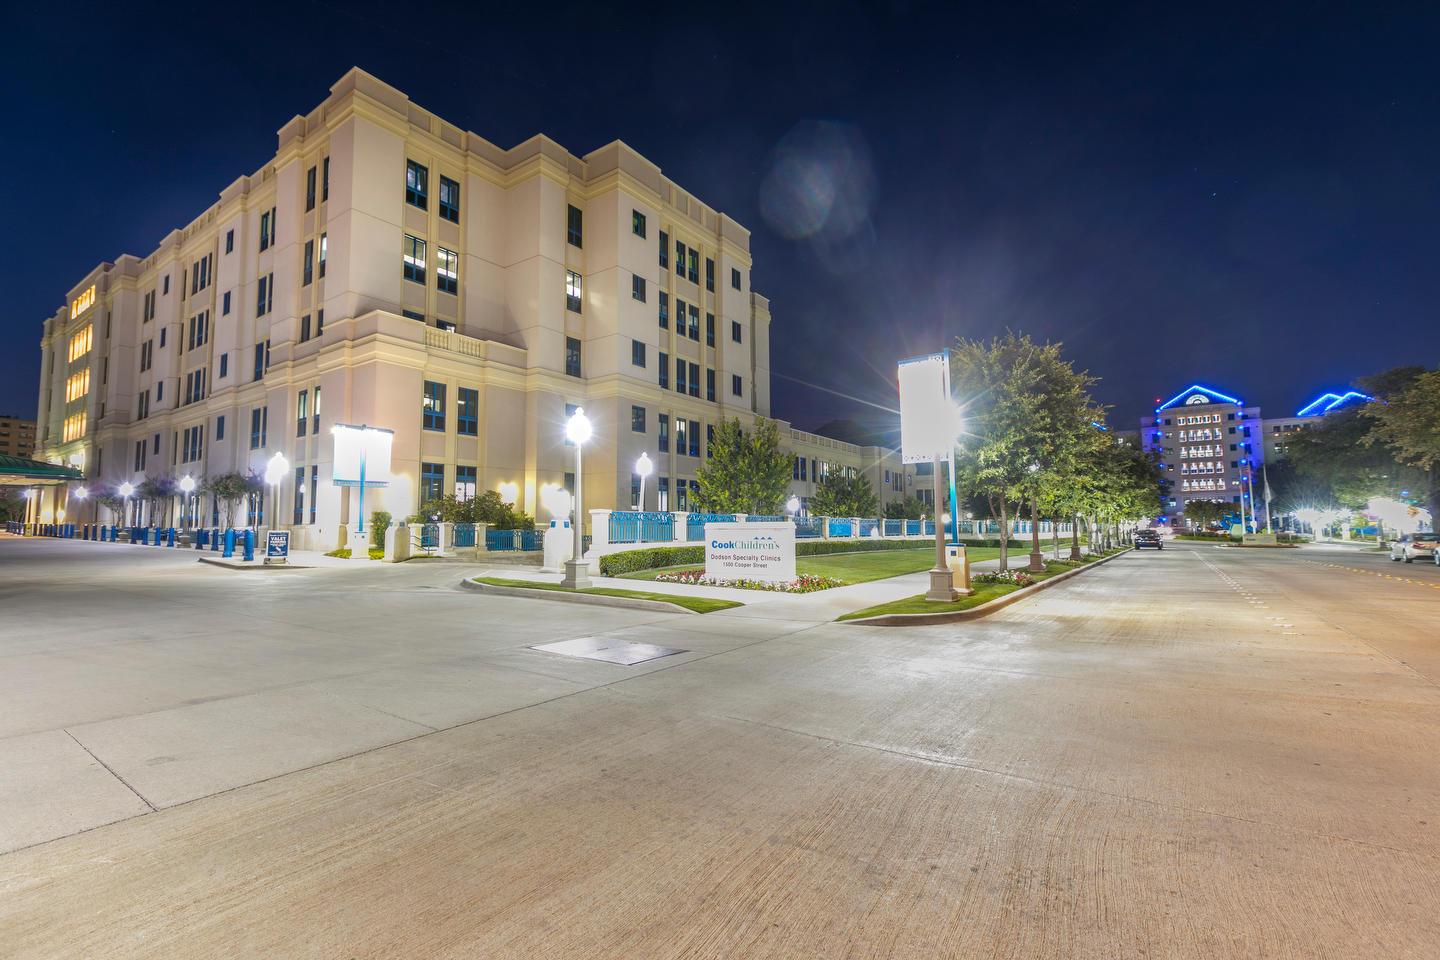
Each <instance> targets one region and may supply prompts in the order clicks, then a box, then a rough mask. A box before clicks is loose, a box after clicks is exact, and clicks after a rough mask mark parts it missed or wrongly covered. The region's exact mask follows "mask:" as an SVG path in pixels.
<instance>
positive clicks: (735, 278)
mask: <svg viewBox="0 0 1440 960" xmlns="http://www.w3.org/2000/svg"><path fill="white" fill-rule="evenodd" d="M730 286H732V287H734V288H735V289H736V290H739V289H740V271H739V270H737V269H735V268H734V267H731V268H730Z"/></svg>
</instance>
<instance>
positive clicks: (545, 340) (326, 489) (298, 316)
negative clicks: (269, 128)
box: [38, 69, 899, 548]
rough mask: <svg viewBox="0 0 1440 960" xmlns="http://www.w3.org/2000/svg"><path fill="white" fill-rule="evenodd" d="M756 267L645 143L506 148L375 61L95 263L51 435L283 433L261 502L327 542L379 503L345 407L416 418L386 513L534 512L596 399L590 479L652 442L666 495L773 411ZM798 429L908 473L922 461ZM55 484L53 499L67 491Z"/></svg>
mask: <svg viewBox="0 0 1440 960" xmlns="http://www.w3.org/2000/svg"><path fill="white" fill-rule="evenodd" d="M750 268H751V257H750V236H749V232H748V231H747V230H746V229H745V228H744V227H742V226H740V225H739V224H738V223H736V222H735V221H734V220H732V219H730V218H729V217H727V216H726V215H725V214H723V213H719V212H716V211H715V210H713V209H711V208H710V207H708V206H706V205H705V204H703V203H701V202H700V201H699V200H697V199H696V198H695V197H693V196H691V195H690V194H689V193H687V192H686V191H685V190H683V189H681V188H680V187H679V186H677V185H676V184H674V183H673V182H671V181H670V180H668V179H667V178H666V177H664V176H663V175H662V174H661V172H660V169H659V168H658V167H656V166H655V165H654V164H653V163H651V162H650V161H648V160H646V159H645V158H644V157H641V156H640V155H639V154H637V153H635V152H634V151H633V150H631V149H630V148H629V147H627V146H626V145H625V144H624V143H621V142H619V141H616V142H614V143H611V144H609V145H607V146H605V147H602V148H600V149H598V150H596V151H594V152H592V153H590V154H588V155H586V156H584V157H577V156H574V155H572V154H571V153H569V152H568V151H566V150H565V149H564V148H562V147H561V146H559V145H558V144H556V143H555V142H553V141H551V140H549V139H547V138H546V137H544V136H536V137H533V138H531V139H530V140H527V141H525V142H524V143H522V144H520V145H519V146H516V147H513V148H511V149H508V150H505V149H501V148H499V147H496V146H494V145H493V144H491V143H488V142H487V141H485V140H483V139H481V138H480V137H479V136H477V135H475V134H473V133H468V132H466V131H463V130H460V129H458V128H456V127H453V126H451V125H450V124H448V123H446V122H445V121H444V120H441V119H440V118H439V117H437V116H435V115H433V114H431V113H429V112H428V111H426V110H424V109H422V108H421V107H419V106H417V105H415V104H413V103H411V102H410V101H409V99H408V98H407V97H406V96H405V95H404V94H403V93H401V92H400V91H398V90H396V89H394V88H393V87H390V86H387V85H386V84H384V83H382V82H380V81H379V80H377V79H375V78H374V77H371V76H370V75H368V74H366V73H364V72H362V71H360V70H358V69H356V70H351V71H350V72H349V73H347V74H346V75H345V76H344V77H342V78H341V79H340V81H339V82H338V83H336V84H335V85H334V86H333V87H332V88H331V93H330V96H329V97H328V98H327V99H326V100H325V101H324V102H323V103H321V104H320V105H319V106H318V107H317V108H315V109H314V110H313V111H311V112H310V113H309V114H308V115H306V116H304V117H298V116H297V117H295V118H294V119H293V120H291V121H290V122H289V123H287V124H286V125H285V126H284V127H283V128H281V130H280V131H279V148H278V151H277V152H276V155H275V157H274V158H273V159H272V160H270V161H269V162H267V163H266V164H265V165H264V166H263V167H262V168H261V169H260V170H258V171H256V172H255V173H254V174H251V175H250V176H246V177H241V178H240V179H238V180H236V181H235V182H234V183H232V184H230V185H229V186H228V187H226V188H225V189H224V190H223V191H222V192H221V194H220V198H219V201H218V202H217V203H215V204H214V205H213V206H211V207H210V208H209V209H208V210H206V211H204V212H203V213H201V214H200V215H199V216H198V217H196V218H195V220H194V221H192V222H191V223H190V224H188V225H187V226H185V227H183V228H182V229H179V230H175V231H173V232H172V233H171V234H170V235H169V236H167V237H166V238H165V239H164V241H163V242H162V243H161V244H160V246H159V248H158V249H156V250H154V251H153V252H151V253H150V254H148V255H147V256H144V257H133V256H122V257H120V258H118V259H117V260H116V261H115V262H114V263H102V264H100V265H99V266H97V267H96V268H95V269H94V270H92V271H91V272H90V274H89V275H88V276H86V277H85V278H84V279H83V280H81V281H80V282H79V283H78V284H76V286H75V287H74V288H73V289H72V290H71V291H70V293H69V296H68V298H67V303H66V305H65V306H64V307H63V308H62V309H61V310H60V311H59V312H57V313H56V314H55V316H53V317H51V318H50V319H49V320H47V321H46V322H45V325H44V336H43V340H42V346H43V357H42V366H41V390H40V398H39V418H38V423H39V434H40V436H39V443H38V450H39V454H40V456H41V458H42V459H51V460H58V461H61V462H64V463H67V464H73V465H77V466H80V467H82V468H83V469H84V470H85V473H86V475H87V477H89V478H93V480H94V482H95V483H96V484H97V485H99V486H102V487H104V488H107V489H113V488H114V487H116V486H118V485H119V484H121V483H123V482H127V481H128V482H131V483H135V484H138V483H140V482H141V481H142V480H143V479H145V478H146V477H147V476H148V477H168V478H170V479H172V480H178V479H179V478H180V477H182V476H185V475H190V476H192V477H194V478H196V479H197V480H198V479H201V478H204V477H206V476H216V475H219V474H224V473H228V472H232V471H238V472H241V473H252V472H254V473H260V472H263V471H264V469H265V465H266V462H267V461H268V460H269V459H270V458H271V457H272V456H273V455H274V454H275V453H276V452H281V453H283V454H284V455H285V457H286V458H287V459H288V462H289V466H288V469H287V472H286V478H285V482H284V483H283V484H282V486H281V488H280V493H279V501H278V506H279V513H278V516H277V515H276V514H275V511H274V505H273V504H266V505H263V507H262V505H261V504H260V503H258V502H257V503H256V504H255V507H256V508H257V510H258V509H263V513H264V516H263V517H262V518H252V519H260V520H262V521H263V522H264V523H266V524H269V523H272V522H274V521H276V520H278V522H279V524H280V525H288V526H290V527H291V529H292V533H293V535H294V538H295V540H296V545H297V547H311V548H329V547H330V546H332V545H334V544H335V543H337V542H338V540H337V537H338V535H339V527H340V525H341V524H345V523H349V522H351V521H352V518H353V515H354V513H355V511H356V504H355V503H353V502H352V500H353V499H354V497H355V496H356V491H355V490H354V489H353V488H346V487H340V486H335V485H333V484H332V483H331V482H330V481H331V469H330V468H331V460H332V452H333V440H332V437H331V433H330V428H331V427H332V426H333V425H334V424H336V423H345V424H366V425H369V426H372V427H383V428H386V429H389V430H392V431H393V432H394V440H393V452H392V457H393V462H392V469H393V477H394V478H393V482H392V483H391V485H390V486H389V487H388V488H387V489H384V490H382V491H367V493H366V502H365V510H366V513H369V512H371V511H372V510H374V509H384V510H388V511H389V512H391V513H392V514H394V515H396V516H404V515H406V514H409V513H411V512H412V511H413V510H414V509H415V508H416V507H417V505H418V504H419V503H421V502H423V501H424V500H426V499H428V498H429V497H431V496H434V495H438V494H439V493H442V492H443V493H448V492H458V493H460V494H461V495H462V496H463V495H465V494H468V493H473V492H474V491H476V490H485V489H491V488H495V487H497V486H498V485H500V484H502V483H513V484H515V485H516V486H517V487H518V489H519V494H518V501H519V506H520V507H522V508H524V509H526V510H528V511H530V512H534V511H535V508H536V504H537V494H538V490H539V488H540V487H541V486H542V485H543V484H546V483H557V484H562V485H565V486H567V487H568V486H569V485H570V483H571V482H572V479H573V475H572V471H573V469H574V466H573V463H574V455H573V448H571V447H568V446H567V445H566V443H565V440H564V436H563V425H564V422H565V420H566V418H567V415H568V412H569V411H570V410H571V409H573V408H574V407H575V406H583V407H584V408H585V411H586V413H587V414H588V415H589V417H590V419H591V420H592V422H593V423H594V426H595V437H594V439H593V440H592V441H591V442H590V443H588V444H587V445H586V447H585V450H584V467H583V469H584V473H585V475H584V489H585V500H586V506H587V507H590V506H594V507H620V508H627V507H629V506H630V505H631V503H632V502H633V494H632V490H633V488H634V478H633V476H632V472H631V471H632V465H633V464H634V463H635V461H636V459H637V458H638V457H639V455H640V454H641V452H642V451H645V452H648V453H649V455H650V457H651V459H652V460H653V461H654V462H655V474H656V476H655V477H652V478H651V479H650V481H649V482H647V484H646V488H647V496H646V506H647V507H649V508H652V509H653V508H656V507H657V506H660V507H668V508H670V509H683V508H684V507H685V506H687V505H688V500H689V497H690V495H691V491H692V490H693V487H694V480H695V476H696V470H697V468H698V467H699V466H700V465H701V464H702V463H703V457H704V456H705V453H706V449H707V439H708V435H709V433H710V431H711V430H712V429H713V427H714V425H715V424H716V423H717V422H718V421H719V420H721V419H722V418H729V417H737V416H738V417H739V418H740V419H741V420H742V421H744V422H745V423H746V424H747V425H748V424H750V423H753V421H754V418H755V417H756V416H769V415H770V396H769V381H770V377H769V367H770V356H769V343H770V339H769V325H770V311H769V304H768V302H767V300H766V299H765V297H763V296H761V295H760V294H758V293H756V292H754V291H753V290H751V288H750ZM62 357H63V358H64V359H61V358H62ZM782 436H784V437H787V438H789V439H790V441H791V443H792V446H797V447H803V448H804V449H803V450H799V451H798V452H797V455H804V456H806V457H815V456H816V453H817V452H819V451H821V450H823V451H824V452H825V453H827V454H833V455H832V456H828V457H827V459H828V460H832V461H835V462H836V463H839V464H842V465H843V466H848V467H850V468H852V469H856V470H864V471H865V472H866V473H867V474H873V477H872V482H874V484H875V486H876V488H877V490H882V491H884V492H887V493H888V492H889V491H885V490H884V487H885V485H884V484H883V482H882V478H883V477H884V476H885V472H886V471H887V470H888V469H898V468H899V466H898V458H896V457H894V456H893V454H890V453H889V452H887V451H884V450H880V449H877V448H860V447H856V446H853V445H851V444H838V443H837V442H836V441H827V442H825V443H820V442H811V441H809V440H808V439H807V438H808V437H810V436H812V435H808V434H801V433H800V432H798V431H792V430H790V429H789V428H788V426H787V425H784V424H782ZM824 440H825V438H818V441H824ZM886 464H892V465H893V466H890V467H887V466H886ZM797 480H798V478H797ZM661 489H663V490H664V491H665V492H664V496H665V498H666V499H665V500H664V501H662V502H660V503H657V499H656V498H657V496H658V495H659V493H660V490H661ZM796 492H797V493H799V494H801V495H804V494H805V493H806V492H807V491H806V490H805V489H804V487H803V486H802V485H800V484H799V483H798V482H797V489H796ZM47 496H48V497H49V498H50V499H51V500H54V501H55V502H53V503H50V502H47V503H44V504H42V512H43V513H45V515H47V516H48V515H49V512H51V511H54V510H56V509H59V508H63V507H64V506H65V503H64V501H63V498H64V497H66V496H67V493H66V492H65V491H64V490H58V491H52V492H50V493H48V494H47ZM887 499H888V497H887ZM47 508H48V510H47ZM200 513H201V517H202V521H203V520H204V519H207V518H208V517H209V516H211V515H213V513H214V504H213V503H210V502H206V503H204V504H203V505H202V507H201V511H200ZM69 515H70V516H71V517H74V516H75V513H74V511H73V510H72V511H70V512H69Z"/></svg>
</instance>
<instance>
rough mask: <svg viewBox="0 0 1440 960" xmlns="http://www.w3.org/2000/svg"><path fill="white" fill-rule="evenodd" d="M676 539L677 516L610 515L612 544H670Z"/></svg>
mask: <svg viewBox="0 0 1440 960" xmlns="http://www.w3.org/2000/svg"><path fill="white" fill-rule="evenodd" d="M674 539H675V514H673V513H639V512H633V511H632V512H630V513H626V512H624V511H621V510H616V511H615V512H613V513H611V514H610V542H611V543H669V542H671V541H673V540H674Z"/></svg>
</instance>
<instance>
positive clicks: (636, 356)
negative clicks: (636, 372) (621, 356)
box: [630, 340, 645, 367]
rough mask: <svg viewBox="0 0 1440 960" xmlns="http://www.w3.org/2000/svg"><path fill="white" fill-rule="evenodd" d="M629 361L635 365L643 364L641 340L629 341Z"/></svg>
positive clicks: (643, 352)
mask: <svg viewBox="0 0 1440 960" xmlns="http://www.w3.org/2000/svg"><path fill="white" fill-rule="evenodd" d="M630 362H631V363H632V364H633V365H635V366H637V367H643V366H645V344H644V342H643V341H640V340H631V341H630Z"/></svg>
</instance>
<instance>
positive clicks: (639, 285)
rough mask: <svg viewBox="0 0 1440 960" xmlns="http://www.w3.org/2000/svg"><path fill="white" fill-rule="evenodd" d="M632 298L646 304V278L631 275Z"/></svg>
mask: <svg viewBox="0 0 1440 960" xmlns="http://www.w3.org/2000/svg"><path fill="white" fill-rule="evenodd" d="M630 298H631V299H632V300H639V301H640V302H641V303H644V302H645V278H644V277H641V276H636V275H633V274H632V275H631V277H630Z"/></svg>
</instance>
